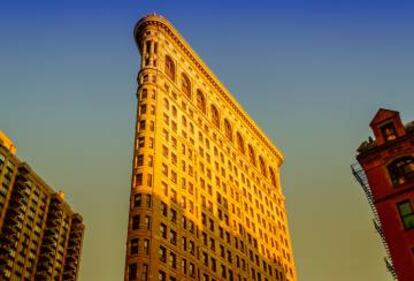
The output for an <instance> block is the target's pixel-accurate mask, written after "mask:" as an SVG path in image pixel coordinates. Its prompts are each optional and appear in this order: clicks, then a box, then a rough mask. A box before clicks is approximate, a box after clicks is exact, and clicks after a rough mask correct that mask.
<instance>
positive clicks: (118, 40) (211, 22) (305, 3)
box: [0, 0, 414, 281]
mask: <svg viewBox="0 0 414 281" xmlns="http://www.w3.org/2000/svg"><path fill="white" fill-rule="evenodd" d="M253 2H254V3H255V4H253ZM151 12H157V13H159V14H162V15H164V16H166V17H167V18H168V19H169V20H170V21H171V22H172V23H173V24H174V25H175V26H176V27H177V29H178V30H179V31H180V32H181V33H182V34H183V36H184V37H185V38H186V39H187V40H188V41H189V43H190V44H191V46H192V47H193V48H194V49H195V50H196V51H197V52H198V53H199V54H200V56H201V57H202V58H203V59H204V60H205V62H206V63H207V64H208V65H209V66H210V67H211V69H212V70H213V71H214V72H215V73H216V74H217V76H218V77H219V78H220V79H221V81H222V82H223V83H224V84H225V85H227V87H228V88H229V89H230V91H231V92H232V93H233V95H234V96H235V97H236V99H238V100H239V101H240V103H241V104H242V105H243V106H244V107H245V109H246V110H247V111H248V113H249V114H250V115H251V116H252V118H253V119H254V120H256V121H257V123H258V124H260V126H261V127H262V128H263V129H264V130H265V131H266V132H267V133H268V135H269V136H270V137H271V138H272V139H273V140H274V142H275V144H276V145H277V146H278V147H279V148H280V149H281V150H282V152H283V153H284V155H285V158H286V161H285V163H284V165H283V168H282V183H283V189H284V192H285V194H286V197H287V206H288V211H289V223H290V228H291V233H292V238H293V247H294V255H295V259H296V263H297V269H298V273H299V279H300V280H301V281H349V280H352V281H389V280H391V279H390V277H389V274H388V273H387V272H386V270H385V266H384V263H383V259H382V257H383V256H384V251H383V248H382V245H381V242H380V239H379V237H378V236H377V234H376V233H375V230H374V228H373V226H372V223H371V217H372V216H371V213H370V211H369V208H368V204H367V201H366V200H365V198H364V196H363V193H362V191H361V189H360V188H359V187H358V185H357V184H356V182H355V181H354V179H353V178H352V175H351V172H350V168H349V165H350V164H351V163H353V162H354V161H355V160H354V155H355V149H356V148H357V147H358V145H359V144H360V143H361V142H362V141H363V140H365V139H366V138H367V137H368V136H369V134H370V132H369V128H368V124H369V122H370V120H371V118H372V117H373V116H374V114H375V112H376V110H377V109H378V108H379V107H387V108H391V109H395V110H399V111H400V112H401V114H402V118H403V120H404V121H406V122H408V121H411V120H414V111H413V105H414V77H413V73H414V52H413V50H414V1H411V0H410V1H408V0H407V1H399V0H393V1H389V0H386V1H385V0H376V1H368V0H348V1H342V0H340V1H322V0H320V1H317V0H316V1H311V0H302V1H295V0H291V1H275V0H273V1H270V0H269V1H247V0H239V1H229V0H226V1H217V0H209V1H193V2H192V3H189V1H155V0H152V1H151V0H141V1H138V0H135V1H133V0H127V1H120V0H117V1H115V0H111V1H97V0H88V1H86V0H72V1H68V0H64V1H19V0H16V1H2V3H1V4H0V129H2V130H4V131H5V132H6V133H7V134H8V135H9V136H10V137H11V138H12V139H13V140H14V141H15V143H16V145H17V149H18V150H17V152H18V156H19V157H20V158H22V159H24V160H26V161H27V162H29V163H30V165H31V166H32V167H33V168H34V169H35V170H36V171H37V172H38V173H39V174H40V175H41V176H42V177H43V178H44V179H45V180H46V181H47V182H48V183H50V185H51V186H53V187H54V188H55V189H63V190H64V191H65V193H66V197H67V200H68V201H69V202H70V204H71V206H73V208H74V209H76V210H77V211H79V212H80V213H81V214H82V215H83V217H84V219H85V222H86V225H87V231H86V236H85V243H84V252H83V255H82V264H81V275H80V281H95V280H100V281H119V280H122V278H123V265H124V244H125V238H126V227H127V216H128V198H129V187H130V171H131V162H132V143H133V137H134V136H133V132H134V122H135V119H134V115H135V107H136V98H135V90H136V80H135V79H136V74H137V71H138V66H139V55H138V51H137V49H136V46H135V42H134V39H133V36H132V30H133V27H134V24H135V23H136V21H137V20H138V19H139V18H140V17H141V16H143V15H145V14H147V13H151Z"/></svg>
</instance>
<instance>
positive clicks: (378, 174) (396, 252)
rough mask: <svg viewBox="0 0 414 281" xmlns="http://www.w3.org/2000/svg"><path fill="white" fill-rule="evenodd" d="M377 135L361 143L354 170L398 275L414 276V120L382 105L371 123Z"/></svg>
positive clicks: (409, 279)
mask: <svg viewBox="0 0 414 281" xmlns="http://www.w3.org/2000/svg"><path fill="white" fill-rule="evenodd" d="M370 127H371V129H372V131H373V134H374V139H373V138H370V139H369V140H368V141H366V142H364V143H362V144H361V146H360V147H359V148H358V155H357V160H358V162H359V165H358V164H357V165H354V166H353V167H352V168H353V172H354V175H355V176H356V178H357V180H358V181H359V182H360V184H361V185H362V187H363V189H364V191H365V193H366V195H367V198H368V201H369V203H370V204H371V207H372V210H373V212H374V216H375V219H374V224H375V228H376V229H377V231H378V233H379V234H380V235H381V237H382V239H383V242H384V246H385V249H386V252H387V255H388V257H386V258H385V262H386V265H387V267H388V269H389V270H390V272H391V274H392V275H393V277H394V278H395V279H397V278H398V280H399V281H413V280H414V122H411V123H409V124H407V125H404V124H403V123H402V122H401V119H400V115H399V112H397V111H393V110H387V109H382V108H381V109H380V110H379V111H378V112H377V114H376V115H375V117H374V119H373V120H372V121H371V123H370Z"/></svg>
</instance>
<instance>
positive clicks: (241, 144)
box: [163, 91, 277, 186]
mask: <svg viewBox="0 0 414 281" xmlns="http://www.w3.org/2000/svg"><path fill="white" fill-rule="evenodd" d="M163 102H164V109H165V110H166V111H167V112H169V111H170V103H169V100H168V99H167V98H164V100H163ZM197 107H198V108H199V109H200V110H201V111H203V112H204V113H206V105H205V98H204V95H203V93H202V92H201V91H197ZM172 114H173V116H176V115H177V109H176V108H175V106H172ZM183 118H184V119H183V124H185V123H186V121H185V117H184V116H183ZM211 118H212V119H211V122H212V123H213V124H214V125H215V126H216V127H217V129H220V127H221V121H220V115H219V111H218V109H217V107H216V106H214V105H211ZM223 127H224V135H225V137H226V138H227V140H228V141H230V143H233V141H234V133H233V129H232V125H231V123H230V121H229V120H228V119H226V118H225V119H224V121H223ZM235 135H236V147H237V149H238V151H239V152H240V153H242V154H245V153H246V151H247V155H248V159H249V160H250V163H251V164H252V165H254V166H256V159H257V158H256V153H255V151H254V149H253V146H252V145H251V144H249V145H247V149H246V147H245V141H244V138H243V137H242V135H241V133H240V132H237V133H236V134H235ZM258 159H259V168H260V171H261V172H262V174H263V176H265V177H269V178H270V180H271V182H272V184H273V185H274V186H276V185H277V180H276V175H275V172H274V170H273V169H272V168H271V167H269V169H268V170H269V172H268V171H267V168H266V166H267V165H266V163H265V161H264V158H263V157H262V156H259V157H258Z"/></svg>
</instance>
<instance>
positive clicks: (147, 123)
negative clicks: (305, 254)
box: [124, 15, 297, 281]
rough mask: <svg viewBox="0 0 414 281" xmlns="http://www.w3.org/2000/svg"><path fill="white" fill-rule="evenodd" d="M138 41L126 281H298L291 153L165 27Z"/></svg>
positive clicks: (139, 29) (141, 32) (141, 34)
mask: <svg viewBox="0 0 414 281" xmlns="http://www.w3.org/2000/svg"><path fill="white" fill-rule="evenodd" d="M134 35H135V40H136V43H137V45H138V48H139V51H140V54H141V65H140V70H139V73H138V78H137V80H138V90H137V99H138V108H137V115H136V120H137V122H136V131H135V136H136V137H135V144H134V158H133V176H132V185H131V196H130V210H129V223H128V237H127V243H126V249H127V253H126V262H125V277H124V280H125V281H134V280H139V281H155V280H157V281H158V280H159V281H167V280H168V281H182V280H202V281H219V280H220V281H221V280H230V281H252V280H256V281H269V280H280V281H282V280H285V281H296V280H297V276H296V271H295V263H294V258H293V254H292V244H291V239H290V236H289V230H288V222H287V213H286V209H285V197H284V195H283V193H282V189H281V186H280V181H279V168H280V166H281V165H282V162H283V156H282V154H281V152H280V151H279V150H278V149H277V148H276V147H275V146H274V145H273V144H272V142H271V141H270V140H269V138H268V137H266V135H265V134H264V133H263V132H262V131H261V129H260V128H259V127H258V126H257V125H256V124H255V122H254V121H253V120H252V119H251V118H250V117H249V115H248V114H247V113H246V111H245V110H244V109H243V108H242V107H241V106H240V104H239V103H238V102H237V101H236V99H235V98H234V97H233V96H232V95H231V94H230V93H229V91H228V90H227V89H226V88H225V87H224V86H223V85H222V84H221V82H220V81H219V80H218V79H217V77H216V76H215V75H214V74H213V73H212V71H211V70H210V69H209V68H208V67H207V66H206V64H205V63H204V62H203V61H202V60H201V58H200V57H199V56H198V55H197V54H196V53H195V51H194V50H193V49H192V48H191V47H190V45H189V44H188V43H187V42H186V41H185V40H184V38H183V37H182V36H181V35H180V33H179V32H178V31H177V30H176V29H175V28H174V27H173V26H172V24H171V23H170V22H168V21H167V20H166V19H165V18H163V17H161V16H157V15H149V16H145V17H144V18H142V19H141V20H140V21H139V22H138V23H137V25H136V26H135V30H134Z"/></svg>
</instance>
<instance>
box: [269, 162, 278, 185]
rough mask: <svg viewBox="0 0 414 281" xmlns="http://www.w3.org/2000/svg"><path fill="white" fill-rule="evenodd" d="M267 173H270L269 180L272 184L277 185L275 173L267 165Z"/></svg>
mask: <svg viewBox="0 0 414 281" xmlns="http://www.w3.org/2000/svg"><path fill="white" fill-rule="evenodd" d="M269 174H270V181H271V182H272V185H273V186H275V187H276V186H277V184H276V175H275V172H274V171H273V169H272V168H270V167H269Z"/></svg>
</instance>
